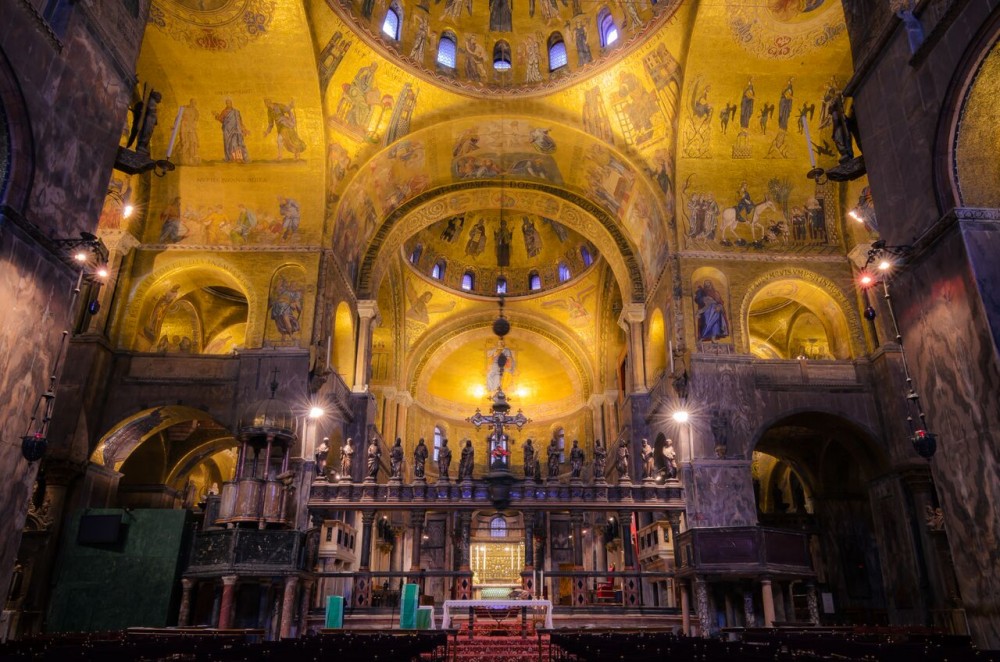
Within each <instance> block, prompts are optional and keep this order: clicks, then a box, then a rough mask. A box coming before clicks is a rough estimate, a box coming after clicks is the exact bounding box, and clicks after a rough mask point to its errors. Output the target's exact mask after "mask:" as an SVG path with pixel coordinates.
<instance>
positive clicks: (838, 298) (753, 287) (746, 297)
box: [736, 267, 864, 356]
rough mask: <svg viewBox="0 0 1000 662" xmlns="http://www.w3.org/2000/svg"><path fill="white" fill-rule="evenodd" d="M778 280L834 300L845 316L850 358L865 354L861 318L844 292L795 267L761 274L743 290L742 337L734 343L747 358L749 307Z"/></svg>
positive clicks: (825, 278) (816, 275)
mask: <svg viewBox="0 0 1000 662" xmlns="http://www.w3.org/2000/svg"><path fill="white" fill-rule="evenodd" d="M777 280H801V281H804V282H806V283H808V284H810V285H814V286H816V287H818V288H820V289H821V290H823V291H824V292H825V293H826V294H827V295H829V296H830V298H831V299H833V302H834V303H835V304H837V307H838V308H840V312H841V313H842V314H843V315H844V319H845V320H846V321H847V327H848V329H849V330H850V336H851V337H850V338H849V339H848V342H849V345H850V348H851V354H852V355H853V356H860V355H862V354H864V348H863V347H862V342H861V338H862V337H863V333H864V332H863V331H862V329H861V318H860V317H858V314H857V313H858V311H857V306H856V305H854V304H853V303H852V302H851V300H850V299H848V298H847V295H846V294H844V291H843V290H842V289H841V288H840V287H839V286H838V285H837V284H836V283H834V282H833V281H832V280H830V279H829V278H827V277H826V276H821V275H820V274H817V273H815V272H813V271H809V270H807V269H798V268H795V267H788V268H785V269H775V270H773V271H769V272H767V273H765V274H762V275H760V276H758V277H757V278H756V279H754V280H753V281H752V282H751V283H750V284H749V285H748V286H747V288H746V289H745V290H744V294H743V300H742V303H741V304H740V324H739V330H740V335H741V336H742V337H741V338H737V339H736V340H737V344H738V345H739V346H740V347H741V348H742V349H743V351H744V352H746V353H747V354H749V353H750V326H749V319H750V304H751V303H752V302H753V299H754V297H755V296H756V295H757V293H758V292H760V291H761V290H762V289H764V288H765V287H767V286H768V285H769V284H771V283H773V282H774V281H777Z"/></svg>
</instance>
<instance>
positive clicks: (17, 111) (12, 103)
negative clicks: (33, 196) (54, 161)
mask: <svg viewBox="0 0 1000 662" xmlns="http://www.w3.org/2000/svg"><path fill="white" fill-rule="evenodd" d="M34 172H35V147H34V138H33V137H32V132H31V117H30V115H29V113H28V106H27V103H26V102H25V100H24V94H23V93H22V92H21V86H20V84H19V83H18V82H17V77H16V76H15V75H14V70H13V68H12V67H11V66H10V61H9V60H8V59H7V54H6V53H4V52H3V49H0V203H3V204H5V205H8V206H10V207H12V208H13V209H16V210H18V211H23V210H24V207H25V204H26V203H27V201H28V197H29V195H30V193H31V185H32V181H33V179H34Z"/></svg>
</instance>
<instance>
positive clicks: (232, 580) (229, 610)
mask: <svg viewBox="0 0 1000 662" xmlns="http://www.w3.org/2000/svg"><path fill="white" fill-rule="evenodd" d="M238 579H239V577H237V576H236V575H226V576H225V577H223V578H222V601H221V602H220V603H219V629H220V630H228V629H230V628H232V627H233V598H234V596H235V594H236V581H237V580H238Z"/></svg>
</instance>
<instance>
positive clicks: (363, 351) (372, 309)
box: [351, 299, 382, 393]
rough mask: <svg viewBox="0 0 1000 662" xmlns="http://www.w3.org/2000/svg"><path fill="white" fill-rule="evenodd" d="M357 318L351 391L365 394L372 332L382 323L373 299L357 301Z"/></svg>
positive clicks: (369, 365) (369, 367) (369, 366)
mask: <svg viewBox="0 0 1000 662" xmlns="http://www.w3.org/2000/svg"><path fill="white" fill-rule="evenodd" d="M358 318H359V320H360V324H359V325H358V329H359V330H358V351H357V352H356V353H355V356H356V359H355V362H354V387H353V388H352V389H351V390H352V391H354V392H355V393H365V392H367V391H368V372H369V370H370V369H371V356H372V332H373V331H374V330H375V327H377V326H378V325H379V324H381V323H382V318H381V317H380V316H379V312H378V303H377V302H376V301H375V300H374V299H362V300H361V301H358Z"/></svg>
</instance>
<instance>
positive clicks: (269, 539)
mask: <svg viewBox="0 0 1000 662" xmlns="http://www.w3.org/2000/svg"><path fill="white" fill-rule="evenodd" d="M307 537H309V534H307V533H304V532H302V531H261V530H258V529H216V530H211V531H200V532H198V533H196V534H195V537H194V541H193V544H192V549H191V561H190V563H189V564H188V567H187V569H186V570H185V571H184V574H185V575H186V576H198V575H212V576H214V575H218V574H220V573H241V572H242V573H249V572H252V573H258V574H262V573H268V572H274V573H279V574H280V573H285V572H289V571H295V570H306V569H311V568H312V567H313V564H314V559H313V557H314V556H315V551H314V550H313V549H312V548H313V547H315V544H314V542H318V538H317V539H316V540H315V541H313V540H312V539H311V538H309V540H308V541H307ZM313 537H315V536H313Z"/></svg>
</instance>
